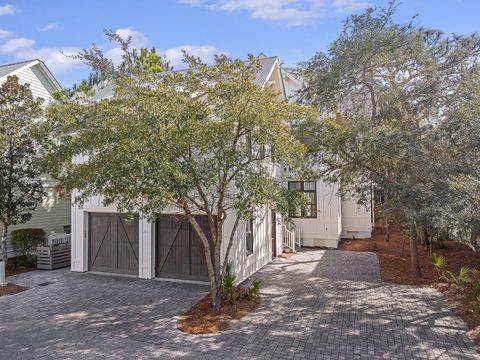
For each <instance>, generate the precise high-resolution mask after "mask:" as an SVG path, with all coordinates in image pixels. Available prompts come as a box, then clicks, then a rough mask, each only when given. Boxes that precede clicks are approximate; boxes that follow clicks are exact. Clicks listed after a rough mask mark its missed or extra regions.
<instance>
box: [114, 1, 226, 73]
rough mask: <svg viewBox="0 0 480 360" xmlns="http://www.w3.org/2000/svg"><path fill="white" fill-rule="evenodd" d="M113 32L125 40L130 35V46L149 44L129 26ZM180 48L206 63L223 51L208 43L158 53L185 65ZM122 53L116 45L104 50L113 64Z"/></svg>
mask: <svg viewBox="0 0 480 360" xmlns="http://www.w3.org/2000/svg"><path fill="white" fill-rule="evenodd" d="M183 1H188V2H189V3H191V2H192V1H197V0H183ZM115 32H116V33H117V34H118V35H120V36H121V37H122V38H123V39H125V40H126V39H128V38H129V37H131V43H130V46H131V48H134V49H140V48H142V47H148V46H149V40H148V38H147V36H146V35H145V34H144V33H142V32H140V31H137V30H135V29H133V28H131V27H127V28H120V29H117V30H115ZM182 50H185V51H187V52H188V53H189V54H190V55H193V56H196V57H199V58H201V59H202V60H203V61H204V62H205V63H207V64H212V63H213V61H214V57H215V54H222V53H223V52H222V51H220V50H219V49H217V48H216V47H214V46H210V45H182V46H178V47H174V48H170V49H166V50H160V51H159V52H158V53H159V54H161V55H163V56H165V58H167V60H169V61H170V64H171V65H172V66H173V67H176V68H178V67H185V64H184V63H183V61H182V60H183V53H182ZM122 54H123V52H122V49H121V48H120V47H118V46H116V47H113V48H110V49H106V50H105V56H106V57H108V58H109V59H112V61H113V63H114V64H115V65H119V64H120V63H121V62H122Z"/></svg>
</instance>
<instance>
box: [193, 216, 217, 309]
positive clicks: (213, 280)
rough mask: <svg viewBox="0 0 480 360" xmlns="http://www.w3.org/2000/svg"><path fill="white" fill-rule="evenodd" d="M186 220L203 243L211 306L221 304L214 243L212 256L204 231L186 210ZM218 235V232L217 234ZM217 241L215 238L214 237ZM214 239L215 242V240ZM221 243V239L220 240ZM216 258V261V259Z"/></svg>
mask: <svg viewBox="0 0 480 360" xmlns="http://www.w3.org/2000/svg"><path fill="white" fill-rule="evenodd" d="M185 211H186V213H187V217H188V220H189V222H190V224H191V225H192V227H193V229H194V230H195V232H196V233H197V235H198V237H199V238H200V240H201V241H202V243H203V250H204V254H205V261H206V263H207V270H208V281H209V283H210V297H211V299H212V306H213V307H218V306H220V304H221V300H222V292H221V285H222V277H221V269H220V256H219V255H217V251H216V245H214V247H213V256H212V247H211V244H210V242H209V241H208V238H207V236H206V235H205V233H204V231H203V230H202V228H201V227H200V225H199V224H198V222H197V220H195V217H194V216H193V215H192V214H191V213H190V212H187V210H185ZM218 224H219V226H222V224H223V222H221V221H219V222H218ZM217 236H218V234H217ZM214 240H217V241H218V238H217V239H214ZM217 241H216V242H217ZM220 244H221V241H220ZM217 258H218V261H217Z"/></svg>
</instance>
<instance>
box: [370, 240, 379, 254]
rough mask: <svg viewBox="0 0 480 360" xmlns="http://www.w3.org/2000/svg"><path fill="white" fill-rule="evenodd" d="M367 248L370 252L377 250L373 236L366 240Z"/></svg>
mask: <svg viewBox="0 0 480 360" xmlns="http://www.w3.org/2000/svg"><path fill="white" fill-rule="evenodd" d="M368 249H369V250H370V251H371V252H376V251H377V242H376V241H375V240H374V239H373V238H370V240H368Z"/></svg>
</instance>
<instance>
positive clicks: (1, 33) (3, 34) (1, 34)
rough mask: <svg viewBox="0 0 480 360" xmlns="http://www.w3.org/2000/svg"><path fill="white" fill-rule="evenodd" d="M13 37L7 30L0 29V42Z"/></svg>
mask: <svg viewBox="0 0 480 360" xmlns="http://www.w3.org/2000/svg"><path fill="white" fill-rule="evenodd" d="M12 36H13V33H12V32H10V31H7V30H3V29H0V40H3V39H8V38H11V37H12Z"/></svg>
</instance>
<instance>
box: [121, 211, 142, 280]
mask: <svg viewBox="0 0 480 360" xmlns="http://www.w3.org/2000/svg"><path fill="white" fill-rule="evenodd" d="M117 237H118V238H117V239H118V240H117V246H118V249H117V252H118V254H117V259H118V264H117V268H118V271H119V272H120V271H121V272H122V273H124V274H137V273H138V219H135V220H133V221H132V222H131V223H128V222H127V221H126V220H125V219H124V218H122V217H118V218H117Z"/></svg>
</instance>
